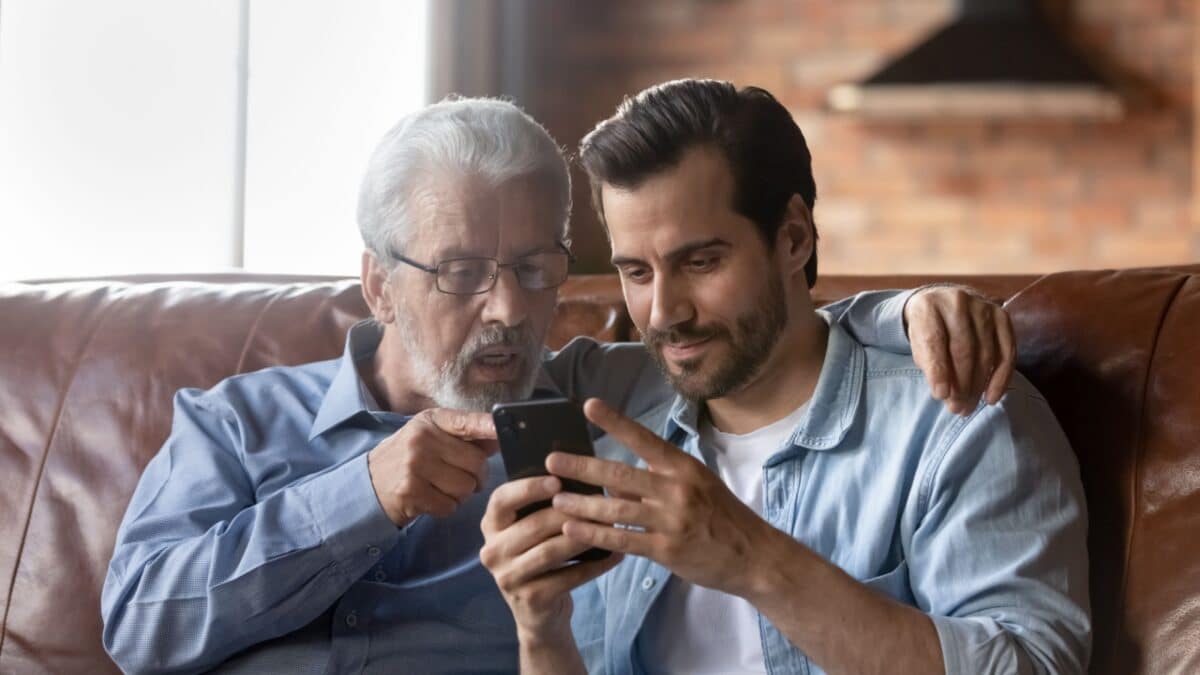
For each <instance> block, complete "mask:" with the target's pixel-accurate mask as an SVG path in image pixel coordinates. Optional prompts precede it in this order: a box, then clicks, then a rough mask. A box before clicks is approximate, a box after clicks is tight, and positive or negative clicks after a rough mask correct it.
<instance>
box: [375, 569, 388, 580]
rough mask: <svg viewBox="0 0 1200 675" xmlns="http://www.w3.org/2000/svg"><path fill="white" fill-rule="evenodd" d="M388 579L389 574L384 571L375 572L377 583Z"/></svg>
mask: <svg viewBox="0 0 1200 675" xmlns="http://www.w3.org/2000/svg"><path fill="white" fill-rule="evenodd" d="M384 579H387V574H386V573H385V572H384V571H383V570H375V581H383V580H384Z"/></svg>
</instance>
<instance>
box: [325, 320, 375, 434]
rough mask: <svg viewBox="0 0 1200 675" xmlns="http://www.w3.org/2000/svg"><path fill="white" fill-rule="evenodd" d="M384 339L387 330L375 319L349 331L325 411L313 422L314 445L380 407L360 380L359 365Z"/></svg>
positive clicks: (373, 353) (358, 324)
mask: <svg viewBox="0 0 1200 675" xmlns="http://www.w3.org/2000/svg"><path fill="white" fill-rule="evenodd" d="M381 339H383V326H381V325H379V323H378V322H376V321H374V320H373V319H364V320H362V321H359V322H358V323H356V324H354V325H353V326H351V327H350V330H349V331H347V333H346V347H345V349H344V350H342V356H341V358H339V359H338V370H337V374H335V375H334V376H333V381H331V382H330V383H329V389H328V390H327V391H326V392H325V398H324V399H322V400H321V407H320V409H318V410H317V417H316V419H314V420H313V425H312V430H311V431H310V432H309V434H308V440H310V441H311V440H312V439H314V438H316V437H317V436H320V435H321V434H323V433H325V432H326V431H329V430H330V429H332V428H334V427H336V426H338V425H339V424H341V423H343V422H345V421H346V420H349V419H350V418H352V417H355V416H357V415H360V414H362V413H369V411H370V410H371V409H372V408H378V407H379V406H378V405H376V404H375V402H374V400H373V398H374V397H370V392H369V391H368V390H367V389H366V385H365V384H364V383H363V381H362V379H361V378H360V377H359V375H358V368H357V366H356V364H357V363H358V362H359V361H363V360H365V359H369V358H371V357H372V356H374V355H375V350H377V349H379V341H380V340H381ZM368 397H370V399H369V398H368Z"/></svg>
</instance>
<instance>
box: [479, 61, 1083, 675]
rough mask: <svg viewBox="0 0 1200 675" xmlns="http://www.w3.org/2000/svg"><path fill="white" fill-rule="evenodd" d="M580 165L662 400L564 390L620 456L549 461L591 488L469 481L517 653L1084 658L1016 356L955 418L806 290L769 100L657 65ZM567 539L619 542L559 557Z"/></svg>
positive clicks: (1062, 451)
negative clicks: (476, 491)
mask: <svg viewBox="0 0 1200 675" xmlns="http://www.w3.org/2000/svg"><path fill="white" fill-rule="evenodd" d="M581 159H582V162H583V165H584V167H585V168H586V170H587V171H588V174H589V176H590V178H591V181H592V187H593V196H594V202H595V205H596V208H597V210H598V211H599V213H600V214H601V217H602V218H603V220H604V222H605V224H606V227H607V230H608V233H609V236H610V238H611V241H612V248H613V263H614V265H615V266H616V267H617V269H618V270H619V272H620V276H621V281H622V286H623V290H624V294H625V300H626V302H627V303H628V306H629V311H630V314H631V316H632V317H633V320H634V323H635V324H636V325H637V327H638V329H639V330H640V331H641V332H642V335H643V336H644V342H645V344H646V346H647V348H648V351H649V352H650V353H651V354H652V356H653V357H654V358H655V359H656V360H657V362H658V364H659V366H660V368H661V369H662V371H663V372H664V374H665V375H666V377H667V378H668V379H669V380H670V381H671V382H672V384H673V385H674V387H675V389H676V390H677V391H678V396H677V399H676V401H675V403H674V404H673V406H671V407H670V409H669V411H668V412H666V413H665V414H649V415H643V416H641V417H639V418H638V419H637V421H636V422H635V421H633V420H630V419H628V418H627V417H625V416H623V415H621V414H620V413H618V412H617V411H616V410H614V409H612V408H611V407H609V406H607V405H605V404H603V403H601V402H600V401H589V402H588V403H587V404H586V406H585V412H586V414H587V416H588V417H589V419H590V420H591V421H592V422H594V423H595V424H596V425H598V426H599V427H600V428H602V429H604V430H606V431H607V432H608V434H609V436H610V437H613V438H616V439H617V440H619V441H620V442H622V443H624V444H625V445H626V446H627V447H628V448H630V449H631V450H632V451H633V452H634V453H636V454H637V455H638V456H640V457H641V459H642V460H643V461H642V463H641V466H640V467H638V468H634V467H631V466H628V465H624V464H619V463H614V462H610V461H606V460H604V459H592V458H582V457H577V456H574V455H564V454H561V453H555V454H552V455H551V456H550V457H549V458H548V460H547V463H546V465H547V469H548V470H549V471H550V472H551V473H552V474H554V476H558V477H561V478H571V479H577V480H582V481H585V482H589V483H592V484H595V485H600V486H603V487H605V488H606V489H607V490H608V492H609V496H608V497H603V496H599V497H583V496H579V495H573V494H567V493H562V492H561V491H560V490H561V483H560V481H559V479H558V478H555V477H550V478H537V479H527V480H524V481H515V482H513V483H509V484H506V485H504V486H501V487H500V488H498V489H497V490H496V491H495V492H494V493H493V495H492V498H491V500H490V503H489V507H488V511H487V513H486V514H485V516H484V520H483V530H484V535H485V540H486V543H485V546H484V549H483V550H482V552H481V558H482V560H483V561H484V564H485V565H486V566H488V568H489V569H491V571H492V573H493V575H494V576H495V577H496V580H497V583H498V585H499V587H500V589H501V592H502V593H504V595H505V598H506V600H507V601H508V603H509V606H510V607H512V610H513V614H514V617H515V619H516V622H517V627H518V635H519V638H520V641H521V658H522V669H523V671H525V672H544V673H567V672H582V670H583V668H584V665H585V663H586V665H587V667H588V669H589V670H591V671H592V672H608V673H641V672H680V673H743V672H760V673H761V672H771V673H802V672H821V671H828V672H849V673H872V672H879V673H883V672H886V673H933V672H942V671H943V670H944V671H945V672H950V673H991V672H997V673H1010V672H1051V673H1070V672H1082V671H1083V670H1084V668H1085V667H1086V663H1087V655H1088V649H1089V640H1090V635H1089V634H1090V624H1089V616H1088V600H1087V559H1086V548H1085V535H1086V522H1085V510H1084V505H1083V492H1082V488H1081V485H1080V481H1079V476H1078V469H1077V465H1076V462H1075V458H1074V455H1073V454H1072V453H1071V450H1070V448H1069V447H1068V444H1067V441H1066V439H1065V437H1064V436H1063V434H1062V432H1061V430H1060V429H1059V427H1058V424H1057V423H1056V421H1055V420H1054V417H1053V415H1052V414H1051V412H1050V409H1049V407H1048V405H1047V404H1046V402H1045V400H1044V399H1043V398H1042V397H1041V396H1040V395H1039V394H1038V393H1037V392H1036V391H1035V390H1034V389H1033V387H1032V386H1031V385H1029V383H1028V382H1027V381H1025V380H1024V379H1023V378H1021V377H1020V376H1016V377H1015V378H1014V381H1013V383H1012V385H1011V386H1010V387H1009V388H1008V390H1007V392H1006V394H1005V395H1004V397H1003V399H1002V400H1001V401H1000V402H999V404H998V405H996V406H988V407H983V408H979V409H976V410H974V411H973V412H972V413H970V414H969V416H967V417H966V418H963V417H959V416H955V415H952V414H950V413H949V412H948V411H947V410H945V409H943V408H942V407H941V406H939V405H937V404H936V403H935V402H933V401H932V399H931V398H930V396H929V393H930V392H929V388H928V386H927V385H926V383H925V382H924V381H923V380H922V378H921V377H920V374H919V373H920V371H919V370H918V369H917V368H915V367H914V363H913V361H912V359H911V358H909V357H906V356H897V355H894V354H889V353H885V352H881V351H879V350H876V349H873V348H869V347H865V346H864V345H863V344H861V343H859V342H858V341H856V340H855V339H854V338H853V337H851V336H850V335H849V334H848V333H847V332H846V331H844V330H843V329H842V328H840V327H838V326H837V325H836V324H835V323H831V322H829V321H828V320H827V318H825V317H823V316H821V315H820V314H818V313H817V312H815V311H814V308H813V305H812V301H811V298H810V296H809V289H810V288H811V286H812V285H813V283H814V281H815V279H816V255H815V244H816V233H815V230H814V225H813V215H812V214H813V206H814V203H815V198H816V189H815V185H814V182H813V179H812V171H811V159H810V156H809V152H808V149H807V147H806V144H805V142H804V137H803V135H802V134H801V132H800V129H799V128H797V127H796V125H795V123H794V122H793V121H792V119H791V117H790V116H789V114H788V112H787V110H786V109H785V108H784V107H783V106H782V105H780V104H779V103H778V102H777V101H776V100H775V99H774V98H773V97H772V96H771V95H770V94H768V93H767V92H765V91H763V90H761V89H756V88H748V89H743V90H741V91H737V90H736V89H735V88H734V87H733V86H732V85H730V84H728V83H723V82H714V81H696V80H686V81H678V82H672V83H667V84H665V85H661V86H658V87H654V88H651V89H649V90H647V91H644V92H642V93H641V94H639V95H638V96H637V97H636V98H634V99H631V100H628V101H626V102H625V103H624V104H622V106H621V107H620V108H619V109H618V111H617V114H616V115H615V116H614V117H612V118H611V119H609V120H607V121H605V122H603V123H601V124H600V125H599V126H598V127H597V128H596V129H595V130H594V131H593V132H592V133H591V134H590V135H589V136H588V137H587V138H585V139H584V141H583V145H582V151H581ZM639 423H640V424H639ZM652 431H653V432H658V434H661V438H660V437H659V436H658V435H656V434H655V433H652ZM663 439H666V440H665V441H664V440H663ZM550 497H553V504H554V508H553V509H546V510H543V511H540V512H538V513H536V514H534V515H531V516H528V517H526V518H524V519H522V520H517V519H516V516H515V511H516V509H518V508H520V507H521V506H524V505H526V504H528V503H531V502H533V501H537V500H541V499H547V498H550ZM592 546H598V547H601V548H607V549H609V550H612V551H615V552H617V553H618V554H628V555H627V556H626V557H624V558H623V559H621V557H620V556H619V555H614V556H613V557H612V558H611V559H610V560H608V561H602V562H594V563H584V564H579V565H573V566H565V567H564V566H563V565H564V562H565V561H567V560H569V559H570V558H571V557H572V556H573V555H575V554H577V553H578V552H579V551H581V550H584V549H586V548H589V547H592ZM614 565H615V569H613V571H612V572H610V573H608V574H607V575H604V576H599V575H600V574H602V573H603V572H605V571H607V570H608V569H610V568H613V567H614ZM597 577H599V578H597ZM585 582H587V583H586V584H585ZM581 584H585V585H583V586H582V587H581V588H579V590H578V591H576V593H575V601H574V602H572V600H571V597H570V595H569V594H568V592H569V591H570V590H571V589H573V588H575V587H577V586H580V585H581ZM572 620H573V622H574V631H573V632H572V630H571V624H572Z"/></svg>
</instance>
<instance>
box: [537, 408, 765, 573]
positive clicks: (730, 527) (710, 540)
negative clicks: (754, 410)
mask: <svg viewBox="0 0 1200 675" xmlns="http://www.w3.org/2000/svg"><path fill="white" fill-rule="evenodd" d="M584 413H585V414H586V415H587V418H588V419H589V420H591V421H592V423H594V424H595V425H596V426H598V427H600V428H601V429H604V430H605V431H607V432H608V433H609V435H610V436H612V438H614V439H616V440H617V441H619V442H621V443H622V444H623V445H625V446H626V447H628V448H629V449H630V450H633V451H634V452H635V453H637V455H638V456H640V457H641V458H642V459H644V460H645V461H646V464H647V466H648V467H649V470H646V469H640V468H636V467H633V466H630V465H628V464H624V463H621V462H613V461H608V460H602V459H597V458H595V457H583V456H580V455H573V454H569V453H563V452H555V453H551V454H550V456H549V457H548V458H547V459H546V468H547V469H548V470H549V471H550V472H551V473H553V474H554V475H556V476H561V477H563V478H572V479H575V480H579V481H583V482H585V483H591V484H592V485H600V486H603V487H605V488H606V489H607V490H608V494H609V496H608V497H604V496H585V495H578V494H572V493H567V492H560V493H558V494H556V495H555V496H554V500H553V503H554V509H555V510H556V511H559V512H561V513H563V514H565V515H566V516H570V519H569V520H567V521H566V522H564V523H563V533H564V534H565V535H566V536H567V537H569V538H570V539H571V540H573V541H575V542H577V543H578V545H580V546H583V547H584V548H586V547H589V546H596V547H599V548H604V549H608V550H610V551H619V552H622V553H629V554H632V555H639V556H644V557H646V558H649V559H651V560H653V561H655V562H657V563H658V564H660V565H662V566H664V567H666V568H667V569H669V570H671V572H673V573H675V574H676V575H678V576H680V577H682V578H684V579H687V580H688V581H691V582H692V583H695V584H699V585H701V586H707V587H709V588H714V589H717V590H720V591H724V592H726V593H731V594H734V595H741V596H743V597H745V596H746V595H748V594H749V593H750V592H751V584H752V577H751V574H750V571H751V570H752V569H754V568H755V567H756V566H757V565H759V564H768V565H769V564H773V563H774V562H781V563H785V562H786V561H765V560H760V559H756V556H758V555H759V554H760V553H761V552H762V551H764V550H766V548H767V547H765V546H763V544H765V543H767V542H769V541H770V539H771V538H772V537H775V536H780V533H779V531H778V530H776V529H775V528H774V527H772V526H771V525H770V524H769V523H767V522H766V521H764V520H763V519H762V518H760V517H759V516H758V514H756V513H755V512H754V511H753V510H752V509H750V507H748V506H746V505H745V504H744V503H742V501H741V500H740V499H738V497H737V495H734V494H733V493H732V492H730V491H729V488H728V487H726V485H725V484H724V483H723V482H721V479H720V478H719V477H718V476H716V475H715V474H714V473H713V472H712V471H710V470H709V469H708V467H706V466H704V464H702V463H701V462H699V461H698V460H696V459H695V458H694V457H692V456H690V455H688V454H687V453H685V452H683V451H682V450H680V449H679V448H677V447H675V446H674V445H671V444H670V443H668V442H666V441H664V440H662V439H661V438H659V437H658V436H657V435H655V434H654V433H653V432H651V431H650V430H649V429H646V428H645V427H643V426H641V425H640V424H638V423H637V422H635V421H633V420H631V419H629V418H628V417H625V416H624V415H621V414H620V413H618V412H617V411H615V410H613V409H612V408H610V407H609V406H607V405H606V404H604V403H603V402H601V401H599V400H598V399H590V400H588V401H587V403H586V404H585V405H584ZM615 524H621V525H623V526H632V527H620V528H618V527H613V525H615Z"/></svg>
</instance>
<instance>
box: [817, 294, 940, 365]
mask: <svg viewBox="0 0 1200 675" xmlns="http://www.w3.org/2000/svg"><path fill="white" fill-rule="evenodd" d="M917 290H918V289H913V290H908V291H864V292H862V293H858V294H856V295H852V296H850V297H848V298H844V299H842V300H838V301H837V302H834V303H830V304H828V305H825V306H824V307H822V308H821V309H820V310H819V311H820V312H822V313H824V314H825V315H827V316H828V317H829V318H830V319H831V320H833V321H835V322H836V323H837V324H838V325H839V326H841V327H842V328H843V329H844V330H845V331H846V332H847V333H850V335H852V336H854V339H855V340H857V341H859V342H861V343H862V344H864V345H866V346H868V347H875V348H876V349H882V350H883V351H885V352H891V353H893V354H911V353H912V346H911V345H910V344H909V342H908V331H907V330H906V329H905V326H904V305H905V303H907V302H908V299H909V298H911V297H912V295H913V293H915V292H916V291H917Z"/></svg>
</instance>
